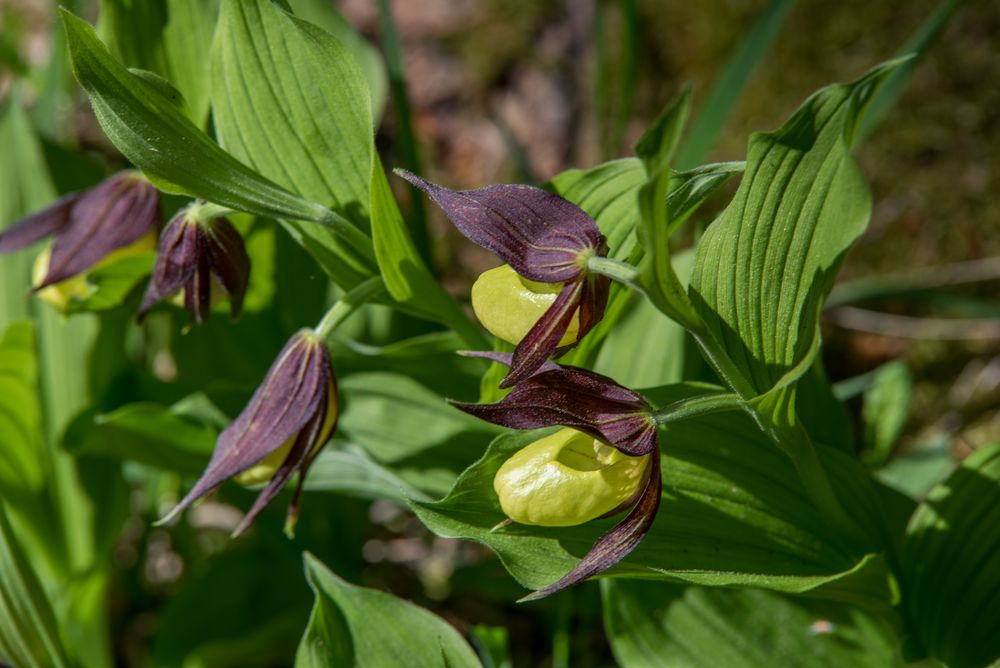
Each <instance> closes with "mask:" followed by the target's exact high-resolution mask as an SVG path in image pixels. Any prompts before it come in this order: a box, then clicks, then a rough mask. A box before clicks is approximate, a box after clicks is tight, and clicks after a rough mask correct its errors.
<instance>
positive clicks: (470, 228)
mask: <svg viewBox="0 0 1000 668" xmlns="http://www.w3.org/2000/svg"><path fill="white" fill-rule="evenodd" d="M396 173H397V174H399V175H400V176H401V177H403V178H404V179H406V180H407V181H409V182H410V183H412V184H413V185H414V186H416V187H417V188H420V189H421V190H423V191H424V192H425V193H427V194H428V195H429V196H430V198H431V199H433V200H434V202H435V203H437V205H438V206H440V207H441V208H442V209H443V210H444V212H445V214H446V215H447V216H448V218H449V219H450V220H451V222H452V223H453V224H454V225H455V227H457V228H458V231H459V232H461V233H462V234H463V235H465V237H467V238H468V239H469V240H470V241H472V242H474V243H476V244H478V245H480V246H482V247H483V248H486V249H488V250H491V251H493V252H494V253H496V254H497V255H499V256H500V257H501V258H502V259H503V260H504V262H506V263H507V264H509V265H510V266H511V267H513V268H514V271H516V272H517V273H518V274H520V275H521V276H524V277H525V278H527V279H529V280H532V281H540V282H543V283H563V282H569V281H573V280H574V279H576V278H577V277H578V276H580V275H581V273H582V272H583V268H582V266H581V256H582V255H583V254H586V253H592V252H596V250H597V249H598V248H601V247H602V246H603V245H604V244H605V239H604V236H603V235H601V232H600V230H599V229H598V227H597V223H595V222H594V220H593V219H592V218H591V217H590V216H588V215H587V214H586V213H585V212H584V211H583V210H582V209H580V208H579V207H578V206H576V205H575V204H573V203H572V202H569V201H568V200H565V199H563V198H562V197H559V196H558V195H553V194H552V193H549V192H546V191H544V190H542V189H540V188H534V187H532V186H524V185H497V186H489V187H487V188H481V189H479V190H449V189H448V188H444V187H442V186H439V185H436V184H434V183H431V182H430V181H426V180H424V179H422V178H420V177H419V176H417V175H415V174H411V173H410V172H407V171H404V170H397V171H396Z"/></svg>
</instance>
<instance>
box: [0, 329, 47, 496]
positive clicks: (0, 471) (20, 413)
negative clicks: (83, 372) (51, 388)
mask: <svg viewBox="0 0 1000 668" xmlns="http://www.w3.org/2000/svg"><path fill="white" fill-rule="evenodd" d="M43 447H44V445H43V443H42V412H41V406H39V403H38V362H37V360H36V358H35V332H34V328H33V327H32V326H31V324H30V323H27V322H17V323H13V324H11V325H10V326H9V327H7V328H6V330H5V331H4V332H3V336H2V337H0V498H7V499H8V500H11V501H17V500H23V499H24V497H25V496H27V495H29V494H31V493H33V492H36V491H38V489H39V487H40V486H41V485H42V481H43V479H44V476H45V473H44V469H43V467H44V463H43V461H44V454H43V451H42V449H43Z"/></svg>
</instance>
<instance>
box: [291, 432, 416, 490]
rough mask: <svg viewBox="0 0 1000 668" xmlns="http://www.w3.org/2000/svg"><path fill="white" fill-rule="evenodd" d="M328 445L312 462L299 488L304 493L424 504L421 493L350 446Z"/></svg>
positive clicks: (361, 451) (356, 448)
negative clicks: (321, 493)
mask: <svg viewBox="0 0 1000 668" xmlns="http://www.w3.org/2000/svg"><path fill="white" fill-rule="evenodd" d="M335 443H336V441H334V442H333V443H331V444H330V445H328V446H327V447H326V448H324V449H323V451H322V452H320V453H319V455H318V456H317V457H316V459H315V460H313V463H312V465H311V466H310V467H309V476H308V477H307V478H306V482H305V484H304V485H303V489H304V490H305V491H307V492H341V493H345V494H349V495H351V496H357V497H359V498H362V499H387V500H390V501H396V502H398V503H401V504H405V503H406V502H407V501H408V500H409V499H420V500H427V499H426V497H425V495H424V493H423V492H421V491H420V490H418V489H417V488H416V487H413V486H412V485H411V484H410V483H408V482H406V481H404V480H403V479H402V478H400V477H399V476H397V475H396V474H395V473H394V472H393V471H392V470H390V469H389V468H386V467H385V466H382V465H381V464H379V463H378V462H376V461H374V460H373V459H372V458H371V457H370V456H369V455H368V454H367V453H365V451H364V450H362V449H361V448H360V447H358V446H356V445H352V444H346V445H344V446H343V447H339V448H338V447H335V445H334V444H335Z"/></svg>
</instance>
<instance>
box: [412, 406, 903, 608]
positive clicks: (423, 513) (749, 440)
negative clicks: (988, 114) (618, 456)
mask: <svg viewBox="0 0 1000 668" xmlns="http://www.w3.org/2000/svg"><path fill="white" fill-rule="evenodd" d="M691 392H692V390H691V389H689V388H686V387H684V386H675V387H673V388H664V389H661V390H658V391H657V392H656V398H657V400H658V402H662V403H667V402H669V401H675V400H678V399H680V398H683V397H685V396H691ZM538 437H539V434H538V433H537V432H528V433H525V434H511V435H507V436H501V437H500V438H498V439H496V440H494V441H493V443H492V444H491V445H490V448H489V449H488V450H487V452H486V454H485V455H484V456H483V458H482V459H480V460H479V461H478V462H476V463H475V464H474V465H473V466H472V467H470V468H469V469H468V470H467V471H466V472H465V473H463V474H462V476H461V477H460V478H459V479H458V481H457V482H456V484H455V487H454V488H453V489H452V490H451V492H450V493H449V494H448V496H447V497H446V498H444V499H443V500H441V501H439V502H435V503H415V504H414V510H415V511H416V512H417V514H418V516H419V517H420V518H421V520H422V521H423V522H424V523H425V524H427V525H428V526H429V527H430V528H431V529H432V530H434V531H435V532H436V533H438V534H439V535H443V536H449V537H463V538H469V539H473V540H477V541H481V542H483V543H486V544H487V545H489V546H490V547H491V548H492V549H493V550H494V551H496V552H497V553H498V555H499V556H500V558H501V560H502V561H503V562H504V565H505V566H506V567H507V569H508V570H509V571H510V572H511V574H512V575H513V576H514V577H515V578H517V579H518V581H519V582H521V583H522V584H523V585H525V586H526V587H530V588H533V589H537V588H539V587H541V586H544V585H547V584H549V583H550V582H552V581H554V580H555V579H557V578H558V577H559V576H561V575H563V574H564V573H565V572H566V571H568V570H569V569H570V568H571V567H572V566H573V564H574V563H575V562H576V561H577V560H578V559H579V558H580V557H581V556H582V555H583V554H584V553H586V551H587V550H588V549H589V547H590V545H591V544H592V543H593V542H594V540H595V539H596V538H597V537H598V536H599V535H601V533H602V532H603V531H604V530H606V529H607V526H608V524H609V523H610V522H609V521H604V522H594V523H589V524H586V525H582V526H579V527H570V528H564V529H563V528H561V529H550V528H544V527H528V526H519V525H514V526H510V527H505V528H499V529H496V530H493V528H494V527H495V526H496V525H497V524H498V523H500V522H501V521H502V520H503V519H504V515H503V513H502V512H501V510H500V506H499V501H498V500H497V498H496V494H495V493H494V492H493V477H494V476H495V474H496V472H497V470H498V469H499V467H500V465H501V464H503V462H504V461H506V460H507V459H508V458H509V457H510V456H511V454H512V453H513V452H515V451H517V450H518V449H520V448H521V447H524V445H526V444H527V443H529V442H531V441H533V440H536V439H537V438H538ZM662 440H663V443H664V454H663V472H664V495H663V500H662V502H661V507H660V511H659V514H658V515H657V520H656V522H655V523H654V524H653V527H652V529H651V530H650V532H649V533H648V534H647V536H646V537H645V539H644V540H643V542H642V544H641V545H640V546H639V547H638V548H637V549H636V550H635V552H633V553H632V555H631V556H630V557H629V559H628V560H626V561H625V562H623V563H622V564H619V565H618V566H616V567H614V568H613V569H612V570H611V571H610V572H611V573H612V574H616V575H627V576H632V577H642V578H645V579H650V578H652V579H663V580H669V581H673V582H691V583H699V584H709V585H715V586H719V585H726V586H733V585H743V586H754V587H762V588H769V589H774V590H777V591H786V592H797V593H803V592H811V593H812V594H813V595H816V596H822V597H829V598H835V599H847V600H853V601H857V602H864V603H865V604H867V605H875V606H878V605H885V604H887V603H890V602H891V601H892V599H893V595H892V593H891V584H890V582H889V577H890V576H889V574H888V572H887V570H886V565H885V563H884V562H883V561H882V559H881V558H880V557H877V556H875V555H874V554H871V555H868V556H865V555H864V554H863V553H859V552H857V551H855V550H854V549H853V548H852V547H851V546H849V545H846V544H844V543H841V542H839V540H838V538H837V537H836V534H834V533H833V532H829V531H827V530H824V527H825V521H824V520H823V518H822V517H821V516H820V515H818V514H817V511H816V510H815V508H814V507H813V506H812V504H811V503H810V502H809V500H808V496H807V494H806V491H805V490H804V489H803V488H802V486H801V483H799V482H798V480H797V478H796V476H795V473H794V469H793V468H792V466H791V464H790V462H789V461H788V460H787V458H785V457H784V455H782V454H781V453H780V452H778V451H776V450H775V449H774V448H773V447H771V446H770V445H769V443H768V441H767V439H766V438H765V437H764V436H763V435H762V434H761V433H760V432H759V431H758V430H757V429H756V428H755V427H754V426H753V424H752V422H750V420H749V419H748V418H746V417H743V416H738V415H736V416H734V415H730V416H728V417H727V418H726V420H725V421H720V420H717V419H712V417H711V416H706V417H702V418H694V419H690V420H685V421H683V422H678V423H676V424H673V425H671V426H670V427H669V428H667V429H665V430H664V431H663V434H662ZM821 452H822V455H823V458H824V461H825V462H827V464H828V466H829V467H830V470H831V474H832V475H834V476H835V479H836V482H837V484H838V487H839V488H840V489H842V490H844V494H845V498H844V499H843V501H844V502H845V503H849V504H850V508H851V510H852V515H853V516H854V517H856V520H857V522H858V523H859V524H861V525H864V527H865V528H864V530H865V531H866V533H868V535H869V543H870V547H871V548H873V549H874V551H878V550H879V544H880V542H881V541H882V540H884V538H883V533H882V532H883V531H884V527H883V525H882V520H881V518H880V517H879V515H878V509H877V505H878V502H877V500H876V499H875V498H874V495H875V490H874V488H873V487H871V486H870V484H869V482H868V481H867V479H866V478H865V477H864V475H863V473H862V472H861V471H860V470H859V467H858V466H857V465H856V464H854V463H853V462H851V461H850V460H849V459H846V458H845V457H844V456H843V455H841V454H839V453H837V452H835V451H832V450H829V451H828V450H825V449H824V450H822V451H821ZM779 481H780V482H779ZM847 490H850V491H849V492H848V491H847Z"/></svg>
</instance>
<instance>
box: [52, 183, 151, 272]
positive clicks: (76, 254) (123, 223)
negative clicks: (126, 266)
mask: <svg viewBox="0 0 1000 668" xmlns="http://www.w3.org/2000/svg"><path fill="white" fill-rule="evenodd" d="M159 226H160V195H159V192H158V191H157V190H156V188H155V187H153V184H151V183H150V182H149V181H147V180H146V179H145V178H144V177H143V176H141V175H139V174H136V173H132V172H121V173H119V174H116V175H115V176H112V177H111V178H109V179H106V180H105V181H103V182H102V183H100V184H99V185H97V186H96V187H94V188H91V189H90V190H88V191H86V192H84V193H81V194H80V196H79V197H78V199H77V200H76V202H75V203H74V204H73V205H72V207H71V208H70V211H69V221H68V223H66V224H65V225H64V226H63V227H62V229H61V230H60V231H59V233H58V234H56V237H55V242H54V243H53V244H52V255H51V257H50V258H49V271H48V273H47V274H46V275H45V278H44V279H43V280H42V282H41V283H39V284H38V285H36V286H35V290H40V289H42V288H44V287H47V286H49V285H52V284H54V283H58V282H60V281H63V280H66V279H67V278H70V277H71V276H75V275H77V274H80V273H83V272H84V271H86V270H87V269H90V268H91V267H93V266H94V265H95V264H97V263H98V262H100V261H101V260H102V259H103V258H104V257H105V256H106V255H108V254H109V253H111V252H112V251H115V250H118V249H119V248H124V247H125V246H128V245H131V244H133V243H135V242H136V241H138V240H139V239H141V238H142V237H143V236H145V235H146V234H148V233H149V232H152V231H155V230H156V229H158V228H159Z"/></svg>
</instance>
